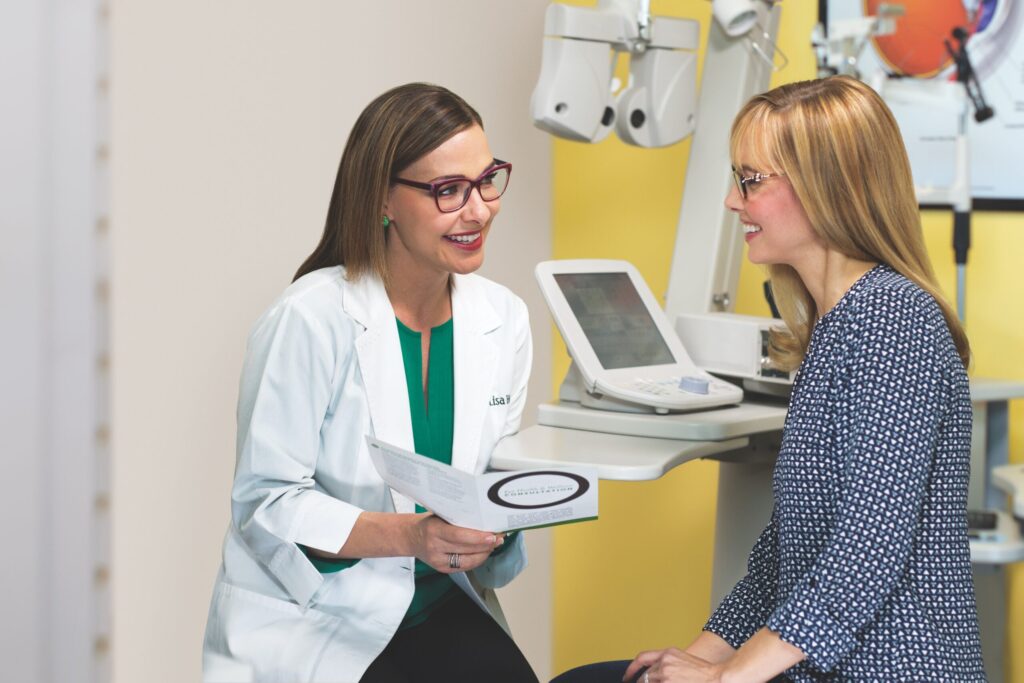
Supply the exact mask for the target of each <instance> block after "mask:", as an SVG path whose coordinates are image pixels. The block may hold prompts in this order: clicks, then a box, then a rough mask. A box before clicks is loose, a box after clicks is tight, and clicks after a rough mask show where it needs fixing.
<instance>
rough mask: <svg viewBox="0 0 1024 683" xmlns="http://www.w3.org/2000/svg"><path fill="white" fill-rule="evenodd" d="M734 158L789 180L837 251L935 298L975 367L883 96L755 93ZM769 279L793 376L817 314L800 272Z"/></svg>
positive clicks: (814, 86)
mask: <svg viewBox="0 0 1024 683" xmlns="http://www.w3.org/2000/svg"><path fill="white" fill-rule="evenodd" d="M730 155H731V157H732V161H733V164H734V165H735V166H736V167H737V168H739V167H741V166H747V167H750V168H756V169H757V170H758V171H760V172H762V173H780V174H784V175H785V176H786V179H787V180H788V181H789V182H790V183H791V184H792V186H793V191H794V192H795V193H796V196H797V198H798V199H799V200H800V204H801V205H802V206H803V208H804V211H805V212H806V213H807V217H808V219H809V220H810V223H811V227H812V229H813V230H814V232H815V233H816V234H817V235H818V236H819V237H820V238H821V239H822V240H823V241H824V242H825V244H826V245H828V246H829V247H830V248H832V249H835V250H836V251H838V252H839V253H841V254H844V255H845V256H849V257H851V258H855V259H859V260H862V261H877V262H879V263H885V264H887V265H888V266H890V267H891V268H892V269H893V270H895V271H897V272H898V273H900V274H902V275H903V276H904V277H906V278H908V279H910V280H912V281H913V282H914V283H915V284H917V285H918V286H919V287H920V288H921V289H923V290H924V291H926V292H928V294H930V295H931V296H932V297H933V298H934V299H935V301H936V302H937V303H938V304H939V307H940V308H941V309H942V314H943V316H944V317H945V319H946V325H947V327H948V328H949V332H950V334H951V335H952V337H953V342H954V343H955V344H956V349H957V352H958V353H959V355H960V359H961V360H962V361H963V364H964V367H966V366H967V365H968V363H969V362H970V357H971V350H970V345H969V343H968V340H967V335H966V333H965V332H964V329H963V326H962V325H961V324H960V321H959V320H958V319H957V316H956V313H955V312H954V310H953V308H952V306H950V305H949V302H947V301H946V299H945V297H944V296H943V295H942V291H941V290H940V289H939V285H938V282H937V281H936V279H935V273H934V271H933V270H932V265H931V262H930V261H929V259H928V252H927V250H926V248H925V243H924V234H923V232H922V230H921V214H920V211H919V209H918V206H917V197H916V195H915V192H914V182H913V179H912V177H911V173H910V161H909V159H908V158H907V152H906V148H905V147H904V145H903V138H902V137H901V136H900V130H899V126H898V125H897V123H896V119H895V118H894V117H893V115H892V112H891V111H890V110H889V107H888V106H886V104H885V102H884V101H883V100H882V98H881V97H880V96H879V95H878V93H876V92H875V91H874V90H872V89H871V88H870V87H869V86H867V85H865V84H864V83H862V82H860V81H858V80H856V79H854V78H850V77H848V76H832V77H830V78H824V79H821V80H815V81H802V82H799V83H790V84H788V85H783V86H780V87H778V88H775V89H774V90H770V91H768V92H766V93H763V94H760V95H755V96H754V97H753V98H751V100H750V101H749V102H747V103H746V105H744V106H743V108H742V109H741V110H740V112H739V114H738V115H737V116H736V120H735V122H734V123H733V126H732V136H731V141H730ZM741 155H744V156H743V158H742V159H741V158H740V156H741ZM768 274H769V277H770V279H771V284H772V292H773V294H774V297H775V302H776V304H777V305H778V308H779V313H780V314H781V315H782V319H783V320H784V321H785V322H786V326H787V327H788V330H778V331H775V332H774V333H773V334H772V338H771V346H772V348H771V355H772V359H773V360H774V361H775V362H776V364H777V365H778V366H779V367H780V368H784V369H787V370H791V369H794V368H796V367H797V366H798V365H799V364H800V362H801V361H802V360H803V357H804V355H805V353H806V351H807V345H808V343H809V342H810V337H811V330H812V329H813V327H814V324H815V323H816V322H817V320H818V311H817V309H816V306H815V302H814V299H813V298H812V297H811V294H810V292H809V291H808V290H807V287H806V285H805V284H804V282H803V281H802V280H801V279H800V276H799V275H798V274H797V272H796V270H795V269H794V268H793V267H792V266H788V265H783V264H772V265H770V266H768Z"/></svg>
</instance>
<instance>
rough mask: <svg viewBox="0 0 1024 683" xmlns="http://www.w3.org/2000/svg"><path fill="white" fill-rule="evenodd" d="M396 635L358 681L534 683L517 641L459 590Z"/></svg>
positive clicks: (390, 682) (535, 679)
mask: <svg viewBox="0 0 1024 683" xmlns="http://www.w3.org/2000/svg"><path fill="white" fill-rule="evenodd" d="M454 592H455V593H457V594H458V595H456V596H455V597H453V598H451V599H450V600H449V601H448V602H447V603H445V604H444V605H442V606H441V607H440V608H438V610H437V611H436V612H434V613H433V614H431V615H430V617H429V618H428V619H427V620H426V621H425V622H423V623H422V624H420V625H418V626H413V627H412V628H408V629H404V630H401V631H399V632H398V633H396V634H395V637H394V638H392V639H391V642H390V643H388V646H387V647H386V648H384V651H383V652H381V653H380V655H378V656H377V659H375V660H374V661H373V664H371V665H370V668H369V669H367V670H366V673H365V674H363V677H362V678H361V679H360V683H433V681H439V682H440V681H451V682H452V683H462V682H463V681H465V682H466V683H470V682H473V683H479V682H480V681H487V682H488V683H537V676H536V675H535V674H534V673H533V670H532V669H531V668H530V665H529V664H528V663H527V662H526V658H525V657H524V656H523V653H522V652H520V650H519V648H518V647H517V646H516V644H515V642H513V640H512V639H511V638H510V637H509V635H508V634H507V633H505V631H504V629H502V628H501V626H498V624H497V623H496V622H495V621H494V619H491V617H490V615H488V614H487V613H486V612H484V611H483V610H482V609H480V608H479V607H477V605H476V604H475V603H474V602H473V601H472V600H470V599H469V597H468V596H467V595H466V594H465V593H463V592H462V591H461V590H456V591H454Z"/></svg>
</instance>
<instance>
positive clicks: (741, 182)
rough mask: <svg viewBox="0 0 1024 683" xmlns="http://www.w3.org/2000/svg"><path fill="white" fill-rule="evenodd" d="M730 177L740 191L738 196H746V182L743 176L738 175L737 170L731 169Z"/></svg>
mask: <svg viewBox="0 0 1024 683" xmlns="http://www.w3.org/2000/svg"><path fill="white" fill-rule="evenodd" d="M732 179H733V181H734V182H735V183H736V189H737V190H739V191H740V196H741V197H743V198H744V199H746V198H747V184H746V183H745V182H744V178H743V176H741V175H740V173H739V171H737V170H736V169H733V171H732Z"/></svg>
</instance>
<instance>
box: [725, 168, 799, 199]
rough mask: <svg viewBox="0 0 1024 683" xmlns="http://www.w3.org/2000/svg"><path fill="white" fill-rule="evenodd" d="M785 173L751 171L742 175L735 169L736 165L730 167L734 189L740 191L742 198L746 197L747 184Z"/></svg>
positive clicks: (754, 183) (753, 183)
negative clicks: (734, 184) (746, 174)
mask: <svg viewBox="0 0 1024 683" xmlns="http://www.w3.org/2000/svg"><path fill="white" fill-rule="evenodd" d="M784 175H786V174H785V173H752V174H751V175H748V176H745V175H742V174H741V173H740V172H739V171H737V170H736V167H735V166H733V167H732V179H733V181H734V182H735V183H736V189H737V190H739V191H740V196H741V197H743V198H744V199H746V198H747V194H748V192H749V191H748V188H747V185H757V184H758V183H760V182H761V181H763V180H765V179H767V178H778V177H781V176H784Z"/></svg>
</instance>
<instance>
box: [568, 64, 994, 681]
mask: <svg viewBox="0 0 1024 683" xmlns="http://www.w3.org/2000/svg"><path fill="white" fill-rule="evenodd" d="M731 156H732V160H733V164H734V170H733V174H734V176H735V181H736V184H735V188H734V189H733V190H732V191H731V192H730V193H729V196H728V198H727V199H726V205H727V206H728V207H729V209H731V210H732V211H734V212H736V214H737V215H738V217H739V219H740V223H742V226H743V231H744V233H745V237H746V241H747V244H748V256H749V258H750V260H751V261H752V262H754V263H759V264H765V265H767V266H768V271H769V273H770V277H771V282H772V288H773V291H774V294H775V299H776V302H777V303H778V304H779V308H780V311H781V312H782V317H783V319H784V320H785V322H786V324H787V326H788V331H787V332H778V333H776V334H775V335H774V337H773V347H774V348H773V356H774V358H775V360H776V362H777V363H778V364H780V365H781V366H783V367H786V368H795V367H797V366H799V372H798V374H797V377H796V381H795V382H794V385H793V393H792V397H791V399H790V405H789V412H788V415H787V418H786V423H785V427H784V429H783V437H782V447H781V450H780V452H779V455H778V460H777V462H776V465H775V473H774V482H773V494H774V509H773V512H772V517H771V520H770V521H769V523H768V526H767V528H766V529H765V530H764V532H763V533H762V534H761V537H760V538H759V540H758V541H757V544H756V545H755V546H754V549H753V551H752V553H751V555H750V560H749V564H748V574H747V576H746V577H745V578H744V579H743V580H742V581H740V583H739V584H738V585H737V586H736V587H735V588H734V589H733V590H732V592H731V593H729V595H728V596H727V597H726V598H725V599H724V600H723V601H722V603H721V604H720V605H719V606H718V608H717V609H716V610H715V611H714V613H713V614H712V616H711V619H710V620H709V621H708V622H707V624H706V625H705V627H704V632H703V633H701V635H700V636H699V637H698V638H697V639H696V640H695V641H694V642H693V643H691V644H690V645H689V646H688V647H686V648H685V649H683V650H678V649H675V648H670V649H667V650H652V651H649V652H643V653H641V654H639V655H637V657H636V659H634V660H633V661H632V662H631V663H627V662H620V663H605V664H600V665H592V666H590V667H584V668H582V669H577V670H574V671H572V672H569V673H567V674H564V675H563V676H562V677H559V678H558V679H556V680H557V681H558V683H569V682H570V681H612V680H615V681H618V680H623V679H625V680H640V681H643V682H644V683H652V682H654V681H658V682H659V683H660V682H661V681H768V680H779V681H786V680H790V681H896V680H913V681H957V682H965V681H984V680H985V678H984V673H983V671H982V660H981V649H980V644H979V636H978V625H977V613H976V609H975V602H974V590H973V585H972V581H971V565H970V553H969V547H968V541H967V520H966V504H967V483H968V475H969V465H970V463H969V449H970V440H971V401H970V396H969V393H968V382H967V374H966V372H965V367H966V366H967V363H968V360H969V357H970V352H969V348H968V343H967V338H966V336H965V335H964V331H963V329H962V327H961V326H960V324H959V322H958V321H957V319H956V316H955V315H954V313H953V311H952V310H951V309H950V306H949V305H948V304H947V303H946V301H945V300H944V299H943V297H942V295H941V293H940V292H939V289H938V286H937V284H936V282H935V277H934V275H933V273H932V269H931V266H930V264H929V262H928V257H927V255H926V253H925V247H924V242H923V237H922V233H921V224H920V218H919V214H918V208H917V203H916V199H915V196H914V187H913V183H912V180H911V175H910V166H909V163H908V161H907V155H906V152H905V150H904V147H903V142H902V140H901V138H900V134H899V129H898V127H897V125H896V122H895V120H894V119H893V117H892V114H891V113H890V111H889V109H888V108H887V107H886V105H885V104H884V103H883V102H882V100H881V98H879V97H878V95H877V94H876V93H875V92H874V91H873V90H871V89H870V88H869V87H867V86H866V85H864V84H862V83H860V82H859V81H856V80H854V79H851V78H846V77H833V78H828V79H824V80H818V81H807V82H803V83H795V84H791V85H785V86H782V87H780V88H776V89H775V90H772V91H770V92H768V93H765V94H763V95H758V96H756V97H754V98H753V99H752V100H751V101H750V102H748V103H747V104H746V105H745V106H744V107H743V109H742V110H741V111H740V113H739V115H738V117H737V118H736V121H735V123H734V124H733V129H732V139H731ZM776 677H778V678H776Z"/></svg>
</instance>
